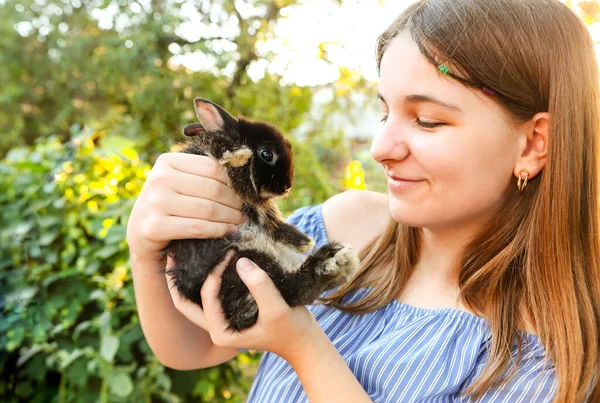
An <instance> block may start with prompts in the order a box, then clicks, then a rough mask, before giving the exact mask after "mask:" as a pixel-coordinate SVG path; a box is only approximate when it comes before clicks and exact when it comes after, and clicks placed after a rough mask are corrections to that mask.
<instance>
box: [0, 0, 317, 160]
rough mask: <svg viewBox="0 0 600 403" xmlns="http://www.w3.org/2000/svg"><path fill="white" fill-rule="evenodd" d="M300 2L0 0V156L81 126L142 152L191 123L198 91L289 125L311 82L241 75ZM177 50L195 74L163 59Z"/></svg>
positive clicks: (158, 148) (156, 149)
mask: <svg viewBox="0 0 600 403" xmlns="http://www.w3.org/2000/svg"><path fill="white" fill-rule="evenodd" d="M300 2H301V0H248V1H245V2H240V1H234V0H220V1H204V0H201V1H196V2H191V1H187V0H152V1H150V0H146V1H135V0H112V1H111V0H91V1H89V0H0V6H1V7H0V21H2V24H0V63H1V64H2V66H3V68H2V69H0V82H2V83H3V86H2V88H0V127H2V132H3V136H1V137H0V156H1V155H4V154H5V153H6V151H7V150H8V148H9V147H11V146H15V145H25V144H29V145H30V144H33V142H34V140H35V138H37V137H39V136H48V135H51V134H59V135H61V136H62V137H63V139H65V140H68V137H69V133H70V128H71V126H72V125H73V124H75V123H79V124H81V125H88V126H92V127H93V128H94V129H96V130H103V129H107V128H110V129H111V132H112V133H119V134H120V135H122V136H125V137H128V138H130V139H133V140H135V141H136V143H137V144H138V145H139V148H140V149H141V150H144V151H146V152H148V153H149V155H147V157H149V159H152V157H153V156H155V155H156V154H157V153H160V152H162V151H164V150H166V149H167V148H168V147H167V144H168V143H170V142H171V141H172V140H173V139H174V138H177V137H178V136H180V132H181V127H182V126H183V125H184V124H186V123H189V122H190V121H193V120H195V117H194V114H193V109H192V103H191V100H192V99H193V98H194V97H196V96H202V97H204V98H208V99H211V100H213V101H215V102H218V103H221V104H223V105H224V106H225V107H226V108H229V109H231V110H232V111H233V112H235V113H241V114H247V115H248V116H251V117H254V118H259V119H266V120H270V121H272V122H273V123H275V124H277V125H278V126H279V127H280V128H281V129H282V130H284V131H286V132H287V131H289V130H291V129H293V128H294V127H297V126H298V125H299V124H300V122H301V121H302V118H303V116H304V114H305V112H306V111H307V110H308V109H309V108H310V105H311V96H312V95H311V91H310V89H309V88H301V87H297V86H282V85H280V79H279V77H277V76H273V75H265V76H264V78H262V79H261V80H260V81H258V82H253V81H252V80H250V79H249V78H248V77H247V74H246V71H247V68H248V67H249V65H250V64H251V63H252V62H253V61H255V60H257V59H258V55H257V52H256V44H257V41H259V40H262V39H264V38H268V37H269V36H271V35H272V34H273V32H272V31H273V27H274V26H275V24H276V22H277V19H278V18H279V17H280V13H281V10H282V9H283V8H285V7H288V6H290V5H295V4H298V3H300ZM185 53H193V54H194V55H195V56H197V58H198V60H200V61H202V62H203V66H202V67H201V69H200V71H198V72H193V71H191V70H189V69H187V68H185V67H183V66H181V65H176V64H175V63H174V62H173V60H172V57H173V56H175V55H178V54H185ZM267 56H268V55H267ZM262 57H265V55H262ZM145 157H146V155H144V153H142V158H145Z"/></svg>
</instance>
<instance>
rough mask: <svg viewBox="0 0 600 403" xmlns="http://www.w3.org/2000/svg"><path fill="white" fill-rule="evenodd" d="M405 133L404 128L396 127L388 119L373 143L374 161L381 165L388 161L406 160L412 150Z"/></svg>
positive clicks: (372, 154)
mask: <svg viewBox="0 0 600 403" xmlns="http://www.w3.org/2000/svg"><path fill="white" fill-rule="evenodd" d="M403 131H404V129H403V128H401V127H400V126H399V125H397V124H396V125H395V124H394V121H393V120H391V119H390V118H388V120H387V121H386V122H385V123H384V124H383V126H382V127H381V129H380V131H379V133H377V134H376V135H375V137H374V138H373V142H372V143H371V156H372V157H373V159H374V160H375V161H377V162H379V163H380V164H381V163H383V162H384V161H386V160H396V161H401V160H403V159H405V158H406V157H407V156H408V155H409V154H410V150H409V147H408V144H407V142H406V138H405V136H404V132H403Z"/></svg>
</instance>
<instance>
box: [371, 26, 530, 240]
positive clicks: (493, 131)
mask: <svg viewBox="0 0 600 403" xmlns="http://www.w3.org/2000/svg"><path fill="white" fill-rule="evenodd" d="M379 93H380V103H381V107H382V111H383V117H384V123H383V126H382V128H381V131H380V132H379V133H378V134H377V136H376V137H375V138H374V140H373V144H372V147H371V154H372V156H373V158H374V159H375V160H376V161H377V162H379V163H380V164H381V165H382V166H383V168H384V169H385V171H386V172H387V174H388V175H390V176H393V177H399V178H405V179H410V180H419V181H418V182H413V183H398V182H394V181H392V182H391V183H390V187H389V195H390V198H389V200H390V213H391V215H392V217H393V218H394V219H395V220H396V221H398V222H400V223H402V224H405V225H409V226H414V227H424V228H429V229H432V230H433V229H444V228H446V229H447V228H458V227H459V226H474V227H479V226H480V225H482V224H483V223H484V222H485V221H487V220H488V219H490V218H491V217H493V216H494V215H495V214H496V213H497V211H498V210H499V209H500V206H501V203H502V200H503V197H504V194H505V193H506V191H507V189H508V186H509V184H510V181H511V177H512V175H513V168H514V166H515V162H516V161H517V159H518V153H517V143H516V137H515V130H517V129H516V127H517V126H516V125H515V124H514V123H512V122H511V120H510V118H509V117H508V115H507V114H506V113H505V112H504V110H503V109H501V108H500V106H498V105H497V104H496V103H495V102H493V101H492V100H491V99H490V98H487V96H486V95H484V94H483V93H481V94H480V93H477V92H476V91H474V90H473V89H470V88H467V87H465V86H464V85H463V84H461V83H459V82H457V81H456V80H453V79H452V78H449V77H446V76H443V75H442V74H440V72H439V71H438V69H437V68H436V66H434V65H432V64H431V63H430V62H429V61H428V60H427V59H426V58H425V57H424V56H423V55H422V54H421V52H420V51H419V48H418V46H417V44H416V43H415V42H414V41H413V39H412V38H411V36H410V34H409V33H407V32H404V33H401V34H399V35H398V36H397V37H396V38H395V39H393V41H392V42H391V43H390V45H389V47H388V48H387V50H386V52H385V54H384V55H383V58H382V60H381V65H380V88H379Z"/></svg>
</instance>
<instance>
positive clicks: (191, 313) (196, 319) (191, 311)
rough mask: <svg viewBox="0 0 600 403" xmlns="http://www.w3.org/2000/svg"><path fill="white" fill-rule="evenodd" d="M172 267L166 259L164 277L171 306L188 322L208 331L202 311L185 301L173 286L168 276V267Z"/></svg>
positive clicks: (171, 278) (171, 263)
mask: <svg viewBox="0 0 600 403" xmlns="http://www.w3.org/2000/svg"><path fill="white" fill-rule="evenodd" d="M169 265H171V266H169ZM172 266H173V262H172V259H171V260H170V258H169V257H167V270H166V273H165V276H166V278H167V284H168V286H169V293H170V294H171V299H172V300H173V305H174V306H175V308H176V309H177V310H178V311H179V312H181V313H182V314H183V315H184V316H185V317H186V318H187V319H188V320H189V321H191V322H192V323H194V324H196V325H197V326H200V327H201V328H202V329H204V330H206V331H208V322H207V320H206V316H205V315H204V311H203V310H202V308H200V307H199V306H198V305H196V304H194V303H193V302H191V301H188V300H187V299H185V298H184V297H183V296H181V294H179V292H178V291H177V288H176V287H175V285H174V281H173V277H172V276H171V275H170V274H169V269H170V267H172Z"/></svg>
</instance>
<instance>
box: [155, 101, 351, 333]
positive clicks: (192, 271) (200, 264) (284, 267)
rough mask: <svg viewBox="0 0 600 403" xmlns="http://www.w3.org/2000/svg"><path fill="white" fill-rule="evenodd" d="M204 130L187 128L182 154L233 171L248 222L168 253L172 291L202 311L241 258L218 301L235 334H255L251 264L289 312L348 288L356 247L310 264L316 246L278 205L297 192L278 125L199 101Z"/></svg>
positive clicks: (331, 250)
mask: <svg viewBox="0 0 600 403" xmlns="http://www.w3.org/2000/svg"><path fill="white" fill-rule="evenodd" d="M194 106H195V109H196V115H197V116H198V119H199V120H200V123H196V124H190V125H188V126H186V127H185V128H184V130H183V133H184V134H185V135H186V136H188V140H187V141H186V142H185V143H183V144H180V145H179V146H177V148H178V151H179V152H184V153H190V154H198V155H207V156H212V157H214V158H215V159H217V160H218V161H219V163H220V164H221V165H222V166H224V167H225V168H226V172H227V176H228V178H229V181H230V184H231V186H232V187H233V189H234V190H235V191H236V193H237V194H238V196H239V197H240V198H241V199H242V202H243V203H242V212H244V213H245V214H246V216H247V217H248V221H247V222H245V223H243V224H241V225H240V226H239V227H238V233H237V234H234V235H229V236H226V237H225V238H219V239H187V240H174V241H171V242H170V243H169V245H168V246H167V247H166V248H165V250H164V254H165V256H166V254H170V255H171V256H172V257H173V259H174V261H175V266H174V267H172V268H171V269H170V274H171V275H172V278H173V286H175V287H176V288H177V290H178V291H179V293H180V294H181V295H182V296H183V297H185V298H187V299H188V300H190V301H192V302H194V303H196V304H198V305H200V306H202V301H201V299H200V288H201V287H202V284H203V283H204V280H205V279H206V277H207V276H208V274H209V272H210V271H211V270H212V269H213V268H214V267H215V266H216V265H217V264H218V263H219V262H221V261H222V260H223V258H224V256H225V255H226V254H227V252H228V251H229V250H233V251H234V255H233V257H232V259H231V260H230V261H229V264H228V267H227V268H226V269H225V271H224V273H223V281H222V285H221V289H220V292H219V300H220V302H221V304H222V308H223V311H224V314H225V318H226V319H227V322H228V324H229V328H230V329H233V330H235V331H239V330H242V329H245V328H248V327H250V326H252V325H253V324H254V323H255V322H256V320H257V318H258V306H257V305H256V302H255V301H254V299H253V298H252V295H251V294H250V292H249V291H248V288H246V286H245V285H244V283H243V282H242V280H241V279H240V278H239V277H238V274H237V272H236V270H235V264H236V262H237V261H238V259H240V258H242V257H246V258H248V259H250V260H252V261H253V262H254V263H256V264H257V265H258V266H259V267H260V268H261V269H263V270H264V271H265V272H267V273H268V274H269V276H270V277H271V279H272V280H273V282H274V284H275V285H276V286H277V288H278V289H279V291H280V292H281V295H282V296H283V298H284V299H285V301H286V302H287V303H288V305H290V306H301V305H307V304H311V303H313V302H314V301H315V300H316V298H317V297H318V296H319V295H321V294H322V293H323V292H324V291H326V290H329V289H331V288H334V287H337V286H339V285H341V284H342V283H344V282H345V281H347V280H348V278H349V277H351V276H352V275H353V274H354V273H355V271H356V270H357V268H358V264H359V261H358V256H357V254H356V252H355V251H354V250H353V249H352V248H351V247H350V246H345V245H341V244H339V243H336V242H330V243H328V244H326V245H323V246H322V247H320V248H318V249H317V250H316V251H314V252H313V253H311V254H310V255H308V256H307V252H309V251H311V249H313V246H314V242H313V240H312V239H311V238H310V237H308V236H307V235H305V234H304V233H302V232H301V231H300V230H298V229H297V228H296V227H295V226H293V225H290V224H287V223H285V222H284V220H283V218H282V215H281V212H280V211H279V209H278V207H277V205H276V203H275V200H274V198H276V197H278V196H282V195H284V194H286V193H287V192H288V191H289V189H290V188H291V186H292V180H293V174H294V169H293V163H292V152H291V149H292V146H291V144H290V142H289V141H288V140H287V139H285V137H284V136H283V135H282V134H281V133H280V132H279V131H278V130H277V129H276V128H275V127H273V126H272V125H270V124H268V123H265V122H261V121H253V120H250V119H246V118H244V117H241V116H240V117H238V118H237V119H235V118H234V117H233V116H231V115H230V114H229V113H227V112H226V111H225V110H224V109H223V108H221V107H220V106H219V105H216V104H214V103H212V102H210V101H207V100H205V99H201V98H196V99H195V100H194Z"/></svg>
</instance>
